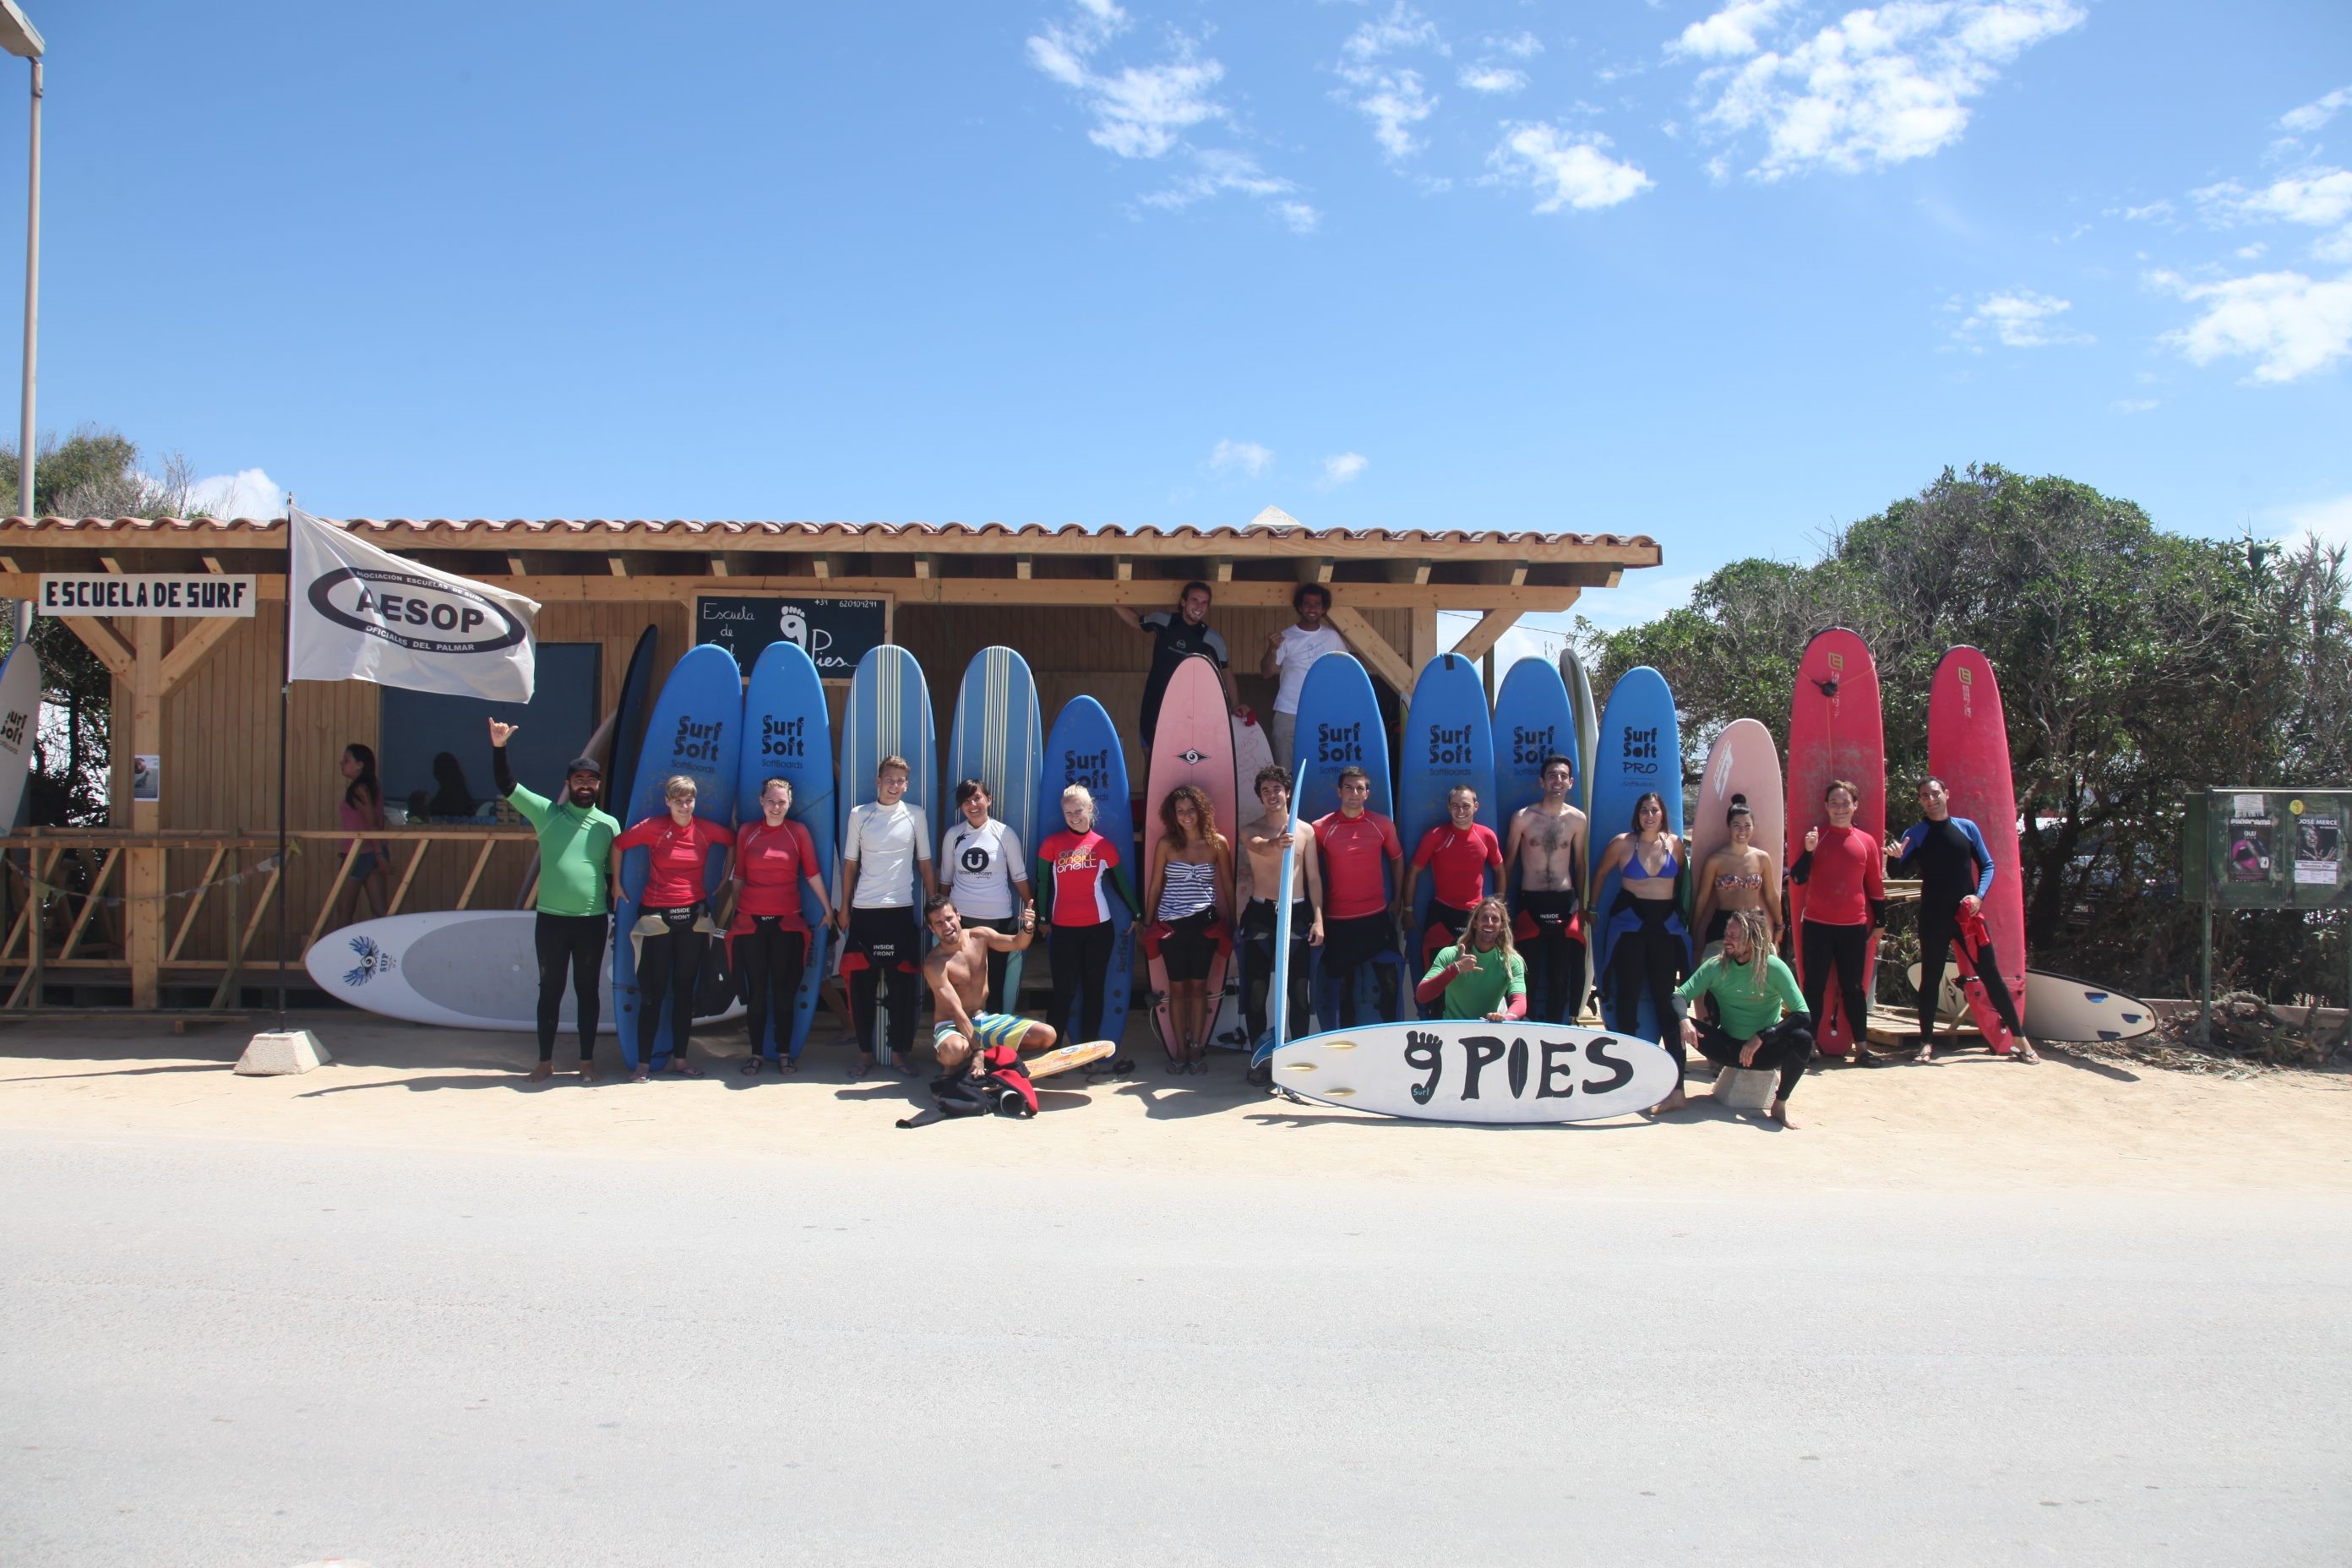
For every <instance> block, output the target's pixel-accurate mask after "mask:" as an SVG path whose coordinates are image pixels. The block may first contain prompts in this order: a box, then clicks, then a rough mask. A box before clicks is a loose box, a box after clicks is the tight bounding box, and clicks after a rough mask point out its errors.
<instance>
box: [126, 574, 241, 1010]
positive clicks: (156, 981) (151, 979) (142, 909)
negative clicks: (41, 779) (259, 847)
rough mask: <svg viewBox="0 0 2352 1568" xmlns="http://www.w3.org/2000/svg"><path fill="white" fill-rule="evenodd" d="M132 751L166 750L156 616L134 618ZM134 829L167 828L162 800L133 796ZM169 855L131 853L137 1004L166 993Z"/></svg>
mask: <svg viewBox="0 0 2352 1568" xmlns="http://www.w3.org/2000/svg"><path fill="white" fill-rule="evenodd" d="M222 624H224V625H226V622H225V621H224V622H223V623H222ZM217 636H218V634H217V633H215V637H217ZM197 637H198V640H199V642H200V643H201V644H202V646H200V647H198V649H197V652H198V653H199V654H201V653H202V651H203V648H204V647H209V646H211V645H210V644H209V643H203V642H202V638H203V634H202V633H201V632H200V633H198V634H197ZM131 652H132V656H133V662H132V665H131V756H132V757H139V756H159V755H161V754H162V752H163V689H164V688H163V621H162V620H161V619H160V618H158V617H156V616H141V617H140V618H139V619H137V620H135V621H133V622H131ZM122 761H123V762H128V761H129V759H122ZM134 767H135V764H133V765H132V766H123V765H121V764H120V763H118V765H117V767H116V768H115V775H114V776H115V777H116V778H117V779H119V780H121V781H122V782H124V783H126V784H127V783H129V781H130V779H131V773H132V772H133V768H134ZM131 830H132V831H133V832H135V833H160V832H162V831H163V805H162V804H161V803H160V802H157V801H152V800H133V801H132V802H131ZM167 861H168V857H167V855H166V854H165V852H164V851H163V850H161V849H133V850H131V868H130V872H131V874H130V879H129V882H128V885H127V886H126V887H125V889H124V891H125V892H126V893H127V894H128V895H129V898H128V900H127V901H126V902H125V903H124V905H123V909H122V917H123V918H122V928H123V940H122V945H123V950H124V951H123V956H124V957H125V958H127V959H129V960H130V962H131V1005H132V1006H133V1007H153V1006H156V1005H159V1003H160V1001H161V997H162V994H163V926H164V921H165V911H164V909H163V878H164V867H165V865H166V864H167Z"/></svg>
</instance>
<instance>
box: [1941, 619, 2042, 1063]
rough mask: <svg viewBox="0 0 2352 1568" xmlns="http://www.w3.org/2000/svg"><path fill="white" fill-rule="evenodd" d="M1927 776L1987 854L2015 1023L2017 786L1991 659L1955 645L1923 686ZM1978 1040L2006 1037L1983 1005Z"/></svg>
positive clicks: (2021, 993)
mask: <svg viewBox="0 0 2352 1568" xmlns="http://www.w3.org/2000/svg"><path fill="white" fill-rule="evenodd" d="M1927 771H1928V772H1929V773H1934V774H1935V775H1936V776H1937V778H1940V779H1942V780H1943V781H1944V786H1945V789H1946V790H1947V791H1948V795H1949V798H1950V802H1951V813H1952V815H1953V816H1964V817H1967V818H1968V819H1969V821H1971V822H1973V823H1975V824H1976V825H1977V831H1978V832H1979V833H1981V834H1983V835H1984V841H1985V847H1987V848H1988V849H1990V850H1991V851H1992V861H1993V880H1992V889H1991V891H1990V893H1988V894H1987V895H1986V897H1985V900H1984V919H1985V928H1986V930H1987V931H1990V933H1991V935H1992V947H1993V956H1994V957H1995V958H1996V959H1997V960H1998V961H1999V963H2000V973H2001V978H2002V981H2003V983H2004V984H2007V985H2008V987H2009V993H2010V996H2011V1001H2012V1002H2013V1003H2014V1005H2015V1006H2016V1009H2017V1013H2018V1016H2019V1018H2020V1019H2021V1020H2022V1018H2023V1016H2024V1012H2025V886H2024V882H2023V880H2022V879H2021V863H2020V859H2019V856H2018V847H2017V786H2016V784H2015V782H2014V780H2013V779H2012V777H2011V773H2010V771H2009V729H2008V724H2007V721H2006V720H2005V718H2004V717H2003V714H2002V711H2001V702H2000V685H1999V683H1998V682H1996V681H1995V680H1994V679H1993V673H1992V664H1991V661H1990V660H1989V659H1987V658H1985V656H1984V655H1983V654H1982V653H1980V652H1979V651H1978V650H1977V649H1975V648H1972V647H1956V648H1953V649H1952V650H1951V651H1949V652H1948V653H1947V654H1945V655H1944V657H1943V658H1942V659H1940V660H1939V661H1937V665H1936V674H1935V679H1933V680H1932V681H1930V682H1929V683H1928V688H1927ZM1977 1025H1978V1027H1979V1028H1981V1029H1983V1030H1984V1033H1985V1037H1986V1038H1987V1039H1990V1040H1996V1041H1998V1040H2000V1038H2001V1037H2004V1036H2005V1035H2006V1033H2007V1029H2006V1026H2004V1025H2002V1023H2001V1022H2000V1016H1999V1015H1998V1014H1997V1013H1995V1012H1993V1011H1992V1009H1991V1006H1990V1003H1989V1002H1988V1003H1987V1004H1986V1005H1984V1007H1983V1008H1982V1010H1981V1013H1980V1015H1979V1017H1978V1020H1977Z"/></svg>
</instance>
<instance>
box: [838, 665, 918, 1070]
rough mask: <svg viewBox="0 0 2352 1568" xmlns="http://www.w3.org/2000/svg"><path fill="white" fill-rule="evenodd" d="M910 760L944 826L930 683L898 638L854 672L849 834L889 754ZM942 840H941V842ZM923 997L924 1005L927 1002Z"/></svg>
mask: <svg viewBox="0 0 2352 1568" xmlns="http://www.w3.org/2000/svg"><path fill="white" fill-rule="evenodd" d="M887 756H900V757H904V758H906V759H907V770H908V773H907V795H906V800H907V803H908V805H919V806H921V807H922V808H923V813H924V816H925V818H926V820H927V821H928V822H929V826H930V829H931V832H932V833H933V834H934V835H936V834H937V833H938V831H939V823H940V812H939V794H940V784H939V779H940V756H939V741H938V738H937V734H936V731H934V730H933V728H932V725H931V692H930V688H929V687H928V686H926V685H924V684H923V667H922V666H921V665H919V664H918V663H916V662H915V656H914V655H913V654H911V653H908V651H907V650H906V649H905V648H903V647H898V646H897V645H896V644H893V643H883V644H881V645H880V646H878V647H872V648H869V649H867V650H866V657H865V658H861V659H859V660H858V661H857V672H856V674H855V675H854V676H852V677H851V678H850V681H849V700H848V703H847V704H846V705H845V707H844V709H843V710H842V715H841V784H840V788H839V791H838V795H839V799H840V801H841V832H842V834H843V835H844V836H845V837H844V841H845V842H846V835H847V834H848V832H849V814H850V813H851V812H853V811H855V810H856V808H857V807H859V806H861V805H866V803H868V802H869V801H871V800H873V798H874V769H875V766H876V764H877V763H880V762H881V760H882V759H883V758H884V757H887ZM933 841H934V842H936V841H937V840H936V838H934V840H933ZM922 902H923V898H922V885H921V882H920V881H919V880H918V882H917V883H916V887H915V914H916V919H917V921H920V920H921V918H922ZM881 995H882V994H881V993H877V1003H876V1005H877V1007H879V1008H880V1009H881V1016H880V1017H879V1018H877V1020H876V1021H875V1027H876V1029H877V1034H876V1035H875V1037H874V1043H875V1047H876V1056H877V1058H878V1059H879V1060H881V1061H884V1062H887V1061H889V1060H890V1035H889V1024H890V1016H889V1007H888V1004H887V1002H886V1001H882V1000H880V997H881ZM917 1005H918V1006H920V1005H921V1004H920V1002H919V1001H918V1003H917Z"/></svg>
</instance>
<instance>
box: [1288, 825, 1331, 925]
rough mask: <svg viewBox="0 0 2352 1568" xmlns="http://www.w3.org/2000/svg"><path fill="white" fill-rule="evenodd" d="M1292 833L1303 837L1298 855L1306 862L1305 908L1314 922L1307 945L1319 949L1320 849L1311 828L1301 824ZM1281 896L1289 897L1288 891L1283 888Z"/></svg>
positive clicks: (1321, 910) (1321, 913) (1321, 860)
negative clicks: (1303, 840)
mask: <svg viewBox="0 0 2352 1568" xmlns="http://www.w3.org/2000/svg"><path fill="white" fill-rule="evenodd" d="M1292 831H1293V832H1296V833H1299V834H1303V835H1304V836H1305V842H1304V843H1302V844H1300V845H1299V846H1298V853H1299V855H1300V857H1301V858H1303V859H1304V860H1305V861H1306V862H1307V910H1308V911H1309V912H1310V913H1312V914H1313V915H1314V917H1315V919H1314V922H1313V923H1312V924H1310V925H1309V926H1308V927H1307V946H1309V947H1320V946H1322V945H1323V856H1322V854H1321V852H1320V847H1319V846H1318V845H1317V843H1316V842H1315V830H1314V829H1313V828H1311V827H1309V826H1307V825H1306V824H1305V823H1303V822H1302V823H1300V824H1299V825H1298V826H1297V827H1296V828H1294V829H1292ZM1282 896H1283V897H1284V898H1288V897H1290V889H1287V888H1285V889H1283V890H1282Z"/></svg>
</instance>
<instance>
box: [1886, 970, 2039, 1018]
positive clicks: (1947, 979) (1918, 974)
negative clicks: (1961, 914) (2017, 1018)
mask: <svg viewBox="0 0 2352 1568" xmlns="http://www.w3.org/2000/svg"><path fill="white" fill-rule="evenodd" d="M1959 972H1960V966H1959V965H1958V964H1957V963H1953V962H1952V961H1951V960H1950V959H1946V960H1945V961H1944V983H1943V984H1941V985H1938V986H1937V987H1936V1016H1937V1017H1938V1018H1941V1019H1942V1020H1944V1022H1946V1023H1950V1022H1951V1021H1952V1020H1953V1019H1955V1018H1965V1017H1967V1016H1968V1012H1969V999H1968V995H1967V994H1966V993H1965V992H1963V991H1962V990H1961V989H1960V983H1959V980H1958V974H1959ZM1926 974H1927V971H1926V970H1925V969H1923V968H1921V967H1920V966H1919V965H1918V964H1916V963H1915V964H1913V965H1911V967H1909V968H1908V969H1906V970H1905V971H1904V972H1903V978H1904V979H1906V980H1908V981H1909V982H1910V983H1911V994H1913V995H1914V996H1916V995H1917V994H1919V982H1920V980H1921V978H1922V977H1923V976H1925V975H1926ZM2032 1032H2033V1031H2032V1029H2028V1030H2026V1033H2027V1034H2029V1035H2030V1034H2032Z"/></svg>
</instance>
